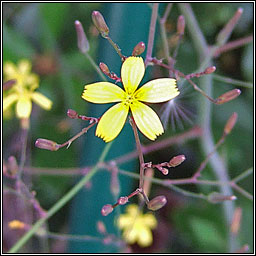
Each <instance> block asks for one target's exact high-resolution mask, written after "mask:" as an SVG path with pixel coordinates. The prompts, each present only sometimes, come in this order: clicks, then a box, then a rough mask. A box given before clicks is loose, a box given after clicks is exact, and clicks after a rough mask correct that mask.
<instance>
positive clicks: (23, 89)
mask: <svg viewBox="0 0 256 256" xmlns="http://www.w3.org/2000/svg"><path fill="white" fill-rule="evenodd" d="M3 72H4V75H5V81H8V80H12V79H15V80H16V83H15V84H14V85H13V86H12V88H11V89H10V90H9V91H8V93H7V95H6V96H5V97H4V99H3V112H5V111H7V110H8V109H9V108H10V107H11V105H13V104H14V103H15V102H17V104H16V115H17V117H18V118H29V117H30V114H31V110H32V100H33V101H34V102H35V103H37V104H38V105H39V106H40V107H42V108H44V109H46V110H49V109H51V106H52V101H51V100H49V99H48V98H46V97H45V96H44V95H43V94H41V93H39V92H35V89H36V88H37V87H38V86H39V78H38V76H37V75H36V74H34V73H31V63H30V62H29V61H28V60H21V61H19V63H18V65H17V67H16V66H15V65H14V64H13V63H11V62H6V63H5V64H4V68H3Z"/></svg>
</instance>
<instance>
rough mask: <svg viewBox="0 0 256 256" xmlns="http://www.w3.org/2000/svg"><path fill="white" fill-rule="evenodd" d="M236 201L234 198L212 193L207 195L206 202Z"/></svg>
mask: <svg viewBox="0 0 256 256" xmlns="http://www.w3.org/2000/svg"><path fill="white" fill-rule="evenodd" d="M233 200H236V196H234V195H233V196H225V195H221V194H220V193H218V192H213V193H211V194H209V195H208V201H209V202H211V203H214V204H216V203H220V202H224V201H233Z"/></svg>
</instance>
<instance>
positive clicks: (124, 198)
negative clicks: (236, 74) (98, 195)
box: [118, 196, 128, 205]
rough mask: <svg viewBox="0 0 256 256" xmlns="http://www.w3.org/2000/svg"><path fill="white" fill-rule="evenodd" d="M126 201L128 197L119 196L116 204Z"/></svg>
mask: <svg viewBox="0 0 256 256" xmlns="http://www.w3.org/2000/svg"><path fill="white" fill-rule="evenodd" d="M127 202H128V197H127V196H121V197H120V198H119V199H118V204H120V205H124V204H126V203H127Z"/></svg>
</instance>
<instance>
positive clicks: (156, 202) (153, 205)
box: [147, 196, 167, 211]
mask: <svg viewBox="0 0 256 256" xmlns="http://www.w3.org/2000/svg"><path fill="white" fill-rule="evenodd" d="M166 203H167V199H166V197H165V196H157V197H155V198H153V199H152V200H150V201H149V202H148V205H147V207H148V209H149V210H152V211H157V210H159V209H160V208H162V207H163V206H165V204H166Z"/></svg>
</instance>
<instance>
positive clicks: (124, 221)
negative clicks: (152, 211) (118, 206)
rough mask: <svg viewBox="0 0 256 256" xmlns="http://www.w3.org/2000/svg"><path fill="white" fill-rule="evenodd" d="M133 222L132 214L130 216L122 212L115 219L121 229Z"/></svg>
mask: <svg viewBox="0 0 256 256" xmlns="http://www.w3.org/2000/svg"><path fill="white" fill-rule="evenodd" d="M133 223H134V218H133V216H130V215H128V214H122V215H120V217H119V218H118V220H117V226H118V227H119V228H120V229H123V228H125V227H130V226H131V225H132V224H133Z"/></svg>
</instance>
